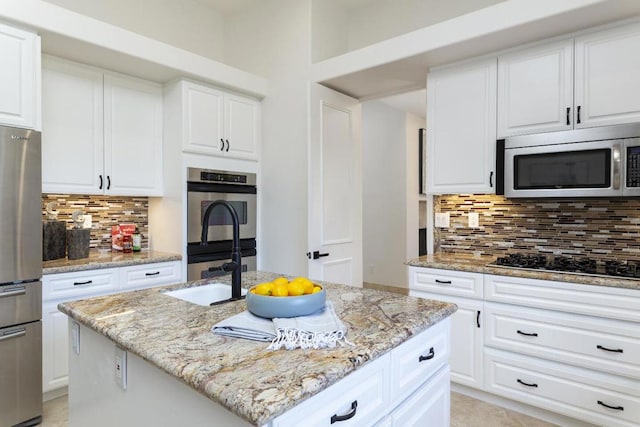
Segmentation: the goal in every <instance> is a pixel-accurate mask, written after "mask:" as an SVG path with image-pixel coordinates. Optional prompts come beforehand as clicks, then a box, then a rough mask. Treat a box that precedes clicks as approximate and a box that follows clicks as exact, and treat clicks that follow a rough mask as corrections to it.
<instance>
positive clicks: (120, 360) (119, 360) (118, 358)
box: [114, 347, 127, 390]
mask: <svg viewBox="0 0 640 427" xmlns="http://www.w3.org/2000/svg"><path fill="white" fill-rule="evenodd" d="M114 368H115V376H116V384H118V385H119V386H120V387H121V388H122V389H123V390H126V389H127V352H126V351H125V350H123V349H121V348H120V347H116V351H115V354H114Z"/></svg>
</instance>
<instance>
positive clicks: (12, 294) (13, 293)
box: [0, 286, 27, 298]
mask: <svg viewBox="0 0 640 427" xmlns="http://www.w3.org/2000/svg"><path fill="white" fill-rule="evenodd" d="M26 293H27V288H25V287H24V286H22V287H20V288H13V289H11V290H8V291H4V292H0V298H4V297H15V296H17V295H24V294H26Z"/></svg>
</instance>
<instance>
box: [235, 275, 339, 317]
mask: <svg viewBox="0 0 640 427" xmlns="http://www.w3.org/2000/svg"><path fill="white" fill-rule="evenodd" d="M326 299H327V293H326V292H325V290H324V288H323V287H322V286H320V285H317V284H315V283H313V282H312V281H311V280H309V279H307V278H306V277H296V278H295V279H292V280H289V279H287V278H286V277H278V278H277V279H274V280H273V281H271V282H264V283H259V284H257V285H255V286H252V287H251V289H249V292H247V309H248V310H249V312H251V313H252V314H255V315H256V316H259V317H264V318H267V319H272V318H274V317H298V316H306V315H309V314H311V313H314V312H316V311H318V310H320V309H321V308H322V307H324V304H325V301H326Z"/></svg>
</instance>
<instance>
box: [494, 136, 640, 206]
mask: <svg viewBox="0 0 640 427" xmlns="http://www.w3.org/2000/svg"><path fill="white" fill-rule="evenodd" d="M497 146H498V152H497V156H496V158H497V165H496V166H497V167H496V170H497V175H498V179H497V188H496V193H497V194H504V196H506V197H507V198H510V197H511V198H518V197H619V196H640V124H629V125H618V126H603V127H597V128H589V129H579V130H571V131H562V132H549V133H542V134H535V135H522V136H514V137H509V138H506V139H504V140H498V144H497Z"/></svg>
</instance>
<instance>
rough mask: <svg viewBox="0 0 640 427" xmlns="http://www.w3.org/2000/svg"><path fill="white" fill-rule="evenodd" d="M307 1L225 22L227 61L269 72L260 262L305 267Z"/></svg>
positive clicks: (276, 268)
mask: <svg viewBox="0 0 640 427" xmlns="http://www.w3.org/2000/svg"><path fill="white" fill-rule="evenodd" d="M310 13H311V11H310V1H309V0H279V1H264V2H260V3H259V4H256V6H255V7H254V8H252V9H250V10H247V11H243V12H242V13H238V14H235V15H232V16H230V17H229V19H228V20H227V21H226V22H225V40H226V41H227V43H226V50H225V62H226V63H227V64H229V65H232V66H235V67H237V68H241V69H244V70H247V71H249V72H253V73H255V74H259V75H262V76H264V77H266V78H268V79H269V93H268V95H267V97H266V98H265V99H264V100H263V101H262V159H261V173H260V181H259V187H258V194H259V198H260V209H261V212H259V217H260V219H261V222H260V224H259V228H260V232H259V236H258V237H259V241H258V245H259V248H258V250H259V251H260V253H259V254H260V255H259V259H260V265H259V266H258V267H259V268H260V269H261V270H266V271H273V272H278V273H284V274H292V275H306V273H307V258H306V256H305V254H306V252H307V251H308V250H309V249H308V248H307V141H308V125H307V110H308V93H307V81H308V78H309V77H308V76H309V67H310V53H309V46H310V32H311V29H310Z"/></svg>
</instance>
